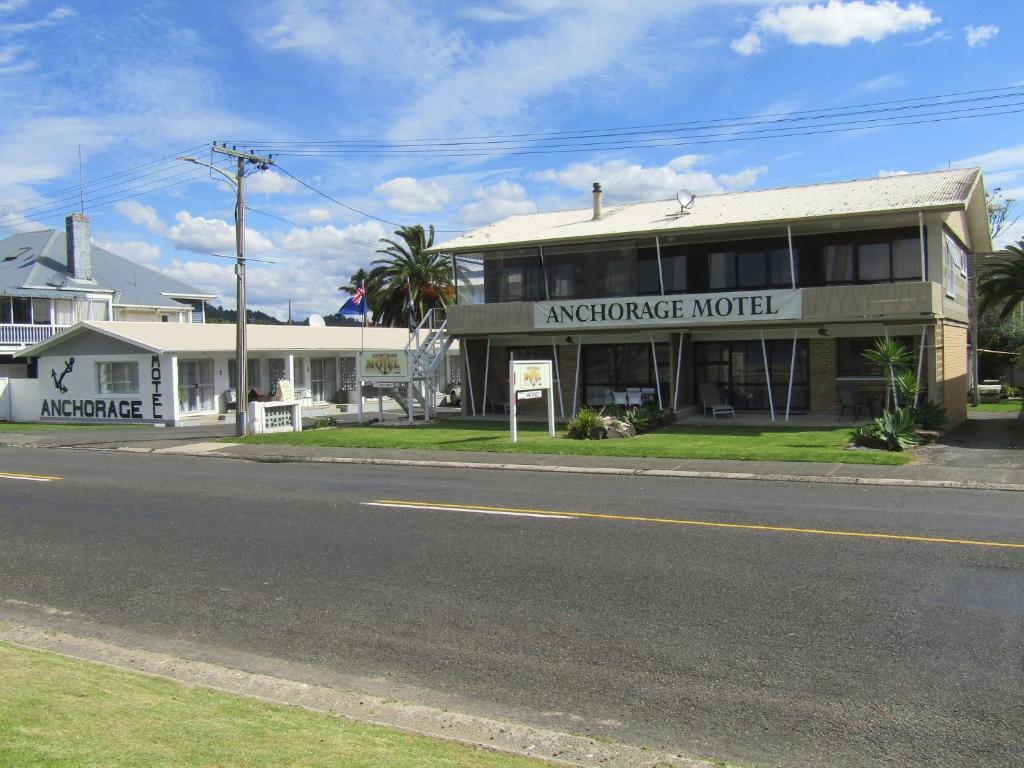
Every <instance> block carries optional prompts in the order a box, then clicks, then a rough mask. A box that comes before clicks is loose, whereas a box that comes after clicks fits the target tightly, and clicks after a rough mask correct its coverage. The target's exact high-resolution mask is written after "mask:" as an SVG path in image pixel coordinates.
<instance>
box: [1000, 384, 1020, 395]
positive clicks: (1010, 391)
mask: <svg viewBox="0 0 1024 768" xmlns="http://www.w3.org/2000/svg"><path fill="white" fill-rule="evenodd" d="M1003 390H1004V396H1005V397H1008V398H1009V397H1020V388H1019V387H1013V386H1010V385H1009V384H1007V385H1006V386H1005V387H1003Z"/></svg>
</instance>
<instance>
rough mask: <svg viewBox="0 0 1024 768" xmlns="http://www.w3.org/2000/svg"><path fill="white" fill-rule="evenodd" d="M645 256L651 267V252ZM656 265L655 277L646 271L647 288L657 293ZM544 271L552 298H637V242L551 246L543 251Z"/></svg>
mask: <svg viewBox="0 0 1024 768" xmlns="http://www.w3.org/2000/svg"><path fill="white" fill-rule="evenodd" d="M646 255H647V260H646V262H645V263H646V264H647V265H648V267H649V266H650V260H649V253H648V254H646ZM655 258H656V254H655ZM653 266H654V272H653V274H652V273H651V271H650V269H649V268H648V269H647V270H646V277H647V278H648V283H647V285H646V287H647V288H648V289H650V288H652V287H653V289H654V290H653V291H652V292H655V293H656V292H658V291H659V290H660V288H659V287H658V285H657V268H658V267H657V262H656V261H655V262H654V264H653ZM544 269H545V270H546V272H547V280H548V289H549V290H550V292H551V294H550V295H551V298H552V299H600V298H607V297H610V296H634V295H636V291H637V248H636V241H634V240H618V241H611V242H604V243H586V244H583V245H558V246H548V247H546V248H544ZM651 277H653V278H654V280H653V284H652V282H651V281H650V280H649V278H651Z"/></svg>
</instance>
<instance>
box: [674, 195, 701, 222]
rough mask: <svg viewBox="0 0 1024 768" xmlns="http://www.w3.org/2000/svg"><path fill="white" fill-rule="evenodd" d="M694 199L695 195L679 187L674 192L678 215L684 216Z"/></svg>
mask: <svg viewBox="0 0 1024 768" xmlns="http://www.w3.org/2000/svg"><path fill="white" fill-rule="evenodd" d="M696 199H697V196H696V195H695V194H693V192H691V191H690V190H688V189H680V190H679V191H678V192H677V193H676V202H677V203H679V215H680V216H684V215H686V214H687V213H689V212H690V209H691V208H692V207H693V201H694V200H696ZM684 201H685V202H684Z"/></svg>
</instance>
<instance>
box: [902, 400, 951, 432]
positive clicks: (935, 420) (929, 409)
mask: <svg viewBox="0 0 1024 768" xmlns="http://www.w3.org/2000/svg"><path fill="white" fill-rule="evenodd" d="M911 410H913V412H914V419H915V420H916V421H917V423H918V424H919V425H920V426H921V429H932V430H940V429H945V428H946V424H948V423H949V416H948V415H947V414H946V406H944V405H942V404H941V403H936V402H933V401H931V400H923V401H922V402H920V403H918V405H917V406H916V407H914V408H913V409H911Z"/></svg>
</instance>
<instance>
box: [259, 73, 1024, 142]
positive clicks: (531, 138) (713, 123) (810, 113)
mask: <svg viewBox="0 0 1024 768" xmlns="http://www.w3.org/2000/svg"><path fill="white" fill-rule="evenodd" d="M993 91H999V93H994V94H993V93H992V92H993ZM980 94H986V95H980ZM956 96H969V98H960V99H955V98H953V97H956ZM1020 96H1024V90H1022V89H1021V87H1020V86H1008V87H1004V88H998V89H985V90H981V91H962V92H958V93H952V94H945V95H940V96H933V97H919V98H915V99H899V100H893V101H882V102H873V103H867V104H859V105H852V106H843V107H827V108H818V109H812V110H801V111H795V112H775V113H763V114H759V115H746V116H742V117H731V118H711V119H708V120H693V121H687V122H675V123H659V124H651V125H643V126H628V127H624V128H596V129H583V130H574V131H552V132H546V133H521V134H507V135H504V136H501V135H496V136H478V137H466V138H449V139H406V140H383V139H372V140H371V139H346V140H334V141H270V142H253V143H256V144H260V145H264V146H273V147H309V148H313V147H345V148H353V149H366V148H386V149H391V148H397V149H401V148H410V149H417V148H419V149H434V148H438V147H458V146H481V145H495V144H509V143H515V144H524V143H528V142H530V143H542V142H546V141H549V140H555V139H557V140H573V139H590V138H609V137H616V136H638V135H648V134H668V133H678V132H680V131H689V130H706V129H717V130H721V129H726V128H742V127H749V126H756V125H770V124H785V123H795V122H809V121H821V120H825V119H831V118H837V117H856V116H860V115H870V114H882V113H892V112H901V111H908V110H921V109H925V108H930V107H935V106H947V107H948V106H954V105H958V104H972V103H979V102H992V101H998V100H1005V99H1011V98H1019V97H1020ZM924 101H927V102H931V103H925V104H922V103H913V102H924ZM893 105H897V106H893ZM770 118H778V119H770ZM278 151H284V150H278Z"/></svg>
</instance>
